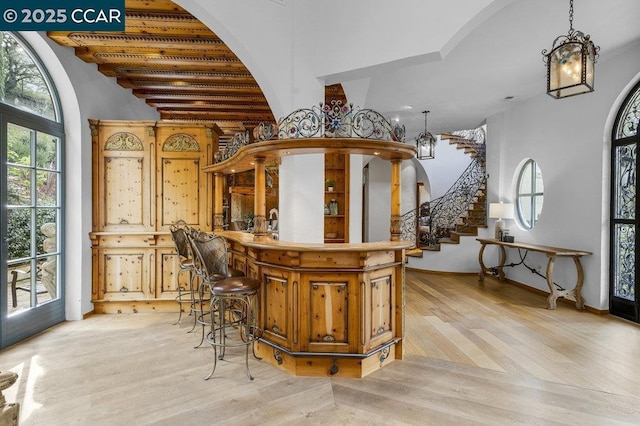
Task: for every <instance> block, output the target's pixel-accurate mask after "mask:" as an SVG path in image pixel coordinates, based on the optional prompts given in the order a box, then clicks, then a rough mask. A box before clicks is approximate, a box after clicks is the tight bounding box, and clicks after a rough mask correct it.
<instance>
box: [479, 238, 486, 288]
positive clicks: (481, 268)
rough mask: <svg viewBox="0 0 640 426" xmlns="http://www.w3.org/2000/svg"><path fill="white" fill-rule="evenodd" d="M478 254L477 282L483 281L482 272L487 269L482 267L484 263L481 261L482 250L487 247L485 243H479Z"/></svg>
mask: <svg viewBox="0 0 640 426" xmlns="http://www.w3.org/2000/svg"><path fill="white" fill-rule="evenodd" d="M480 244H481V247H480V253H479V254H478V263H480V273H479V274H478V280H479V281H484V272H485V271H486V270H487V267H486V266H484V262H483V261H482V255H483V254H484V248H485V247H486V246H487V245H486V244H485V243H480Z"/></svg>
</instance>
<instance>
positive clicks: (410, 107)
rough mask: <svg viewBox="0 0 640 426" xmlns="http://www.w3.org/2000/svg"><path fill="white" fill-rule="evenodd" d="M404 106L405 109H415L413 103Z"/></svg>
mask: <svg viewBox="0 0 640 426" xmlns="http://www.w3.org/2000/svg"><path fill="white" fill-rule="evenodd" d="M403 108H404V109H413V107H412V106H411V105H405V106H404V107H403Z"/></svg>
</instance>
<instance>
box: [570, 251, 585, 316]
mask: <svg viewBox="0 0 640 426" xmlns="http://www.w3.org/2000/svg"><path fill="white" fill-rule="evenodd" d="M573 263H575V264H576V271H577V273H578V278H577V279H576V286H575V289H574V296H575V298H576V308H578V309H584V299H583V298H582V284H583V283H584V272H583V271H582V263H580V257H579V256H573Z"/></svg>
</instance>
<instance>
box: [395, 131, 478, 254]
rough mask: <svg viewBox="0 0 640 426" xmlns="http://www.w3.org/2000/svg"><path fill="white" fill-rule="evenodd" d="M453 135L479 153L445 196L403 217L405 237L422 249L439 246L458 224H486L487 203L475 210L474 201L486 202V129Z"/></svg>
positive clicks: (470, 225)
mask: <svg viewBox="0 0 640 426" xmlns="http://www.w3.org/2000/svg"><path fill="white" fill-rule="evenodd" d="M452 135H454V136H456V138H458V137H459V138H460V139H462V140H464V141H465V146H467V147H470V148H472V150H473V151H475V152H476V155H475V157H473V158H472V161H471V163H470V164H469V166H468V167H467V168H466V170H465V171H464V172H463V173H462V174H461V175H460V177H459V178H458V179H457V180H456V182H455V183H454V184H453V185H452V186H451V188H449V190H448V191H447V192H446V193H445V194H444V195H443V196H441V197H439V198H436V199H434V200H431V201H427V202H425V203H423V204H421V205H420V206H419V207H418V208H416V209H414V210H411V211H409V212H407V213H405V214H404V215H403V216H402V222H401V230H402V238H403V239H405V240H415V241H416V246H417V247H419V248H436V247H437V246H438V244H439V241H440V240H442V239H444V238H450V237H451V232H452V231H454V230H456V228H458V227H459V225H462V226H464V227H465V228H467V227H468V228H470V227H474V226H484V225H486V211H485V208H484V206H482V208H480V209H475V210H474V209H472V207H473V203H478V202H483V203H485V204H486V201H485V199H484V188H485V185H486V182H487V174H486V167H485V144H484V129H483V128H482V127H480V128H478V129H474V130H465V131H459V132H453V133H452ZM473 212H475V214H474V213H473Z"/></svg>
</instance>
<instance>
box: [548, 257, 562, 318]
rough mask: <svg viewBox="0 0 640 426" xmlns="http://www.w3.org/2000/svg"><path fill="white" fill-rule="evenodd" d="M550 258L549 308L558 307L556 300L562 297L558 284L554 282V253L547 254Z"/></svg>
mask: <svg viewBox="0 0 640 426" xmlns="http://www.w3.org/2000/svg"><path fill="white" fill-rule="evenodd" d="M547 258H548V259H549V260H548V261H547V285H548V286H549V297H547V303H548V306H547V309H555V308H556V300H558V297H560V293H559V292H558V289H557V288H556V285H555V284H554V283H553V264H554V263H555V260H556V257H555V256H552V255H547Z"/></svg>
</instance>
